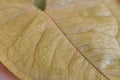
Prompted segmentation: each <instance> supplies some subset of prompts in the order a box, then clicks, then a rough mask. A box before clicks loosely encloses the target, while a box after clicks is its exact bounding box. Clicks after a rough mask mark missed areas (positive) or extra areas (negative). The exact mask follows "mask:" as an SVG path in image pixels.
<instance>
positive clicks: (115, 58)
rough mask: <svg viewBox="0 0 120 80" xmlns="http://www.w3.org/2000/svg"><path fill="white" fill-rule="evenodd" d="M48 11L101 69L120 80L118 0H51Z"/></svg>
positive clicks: (112, 79)
mask: <svg viewBox="0 0 120 80" xmlns="http://www.w3.org/2000/svg"><path fill="white" fill-rule="evenodd" d="M46 12H47V13H48V14H49V16H50V17H51V18H52V19H53V20H54V21H55V22H56V24H57V25H58V26H59V27H60V29H61V30H62V31H63V32H64V33H65V35H66V36H67V37H68V39H70V41H71V42H72V43H73V44H74V46H75V47H76V48H77V49H79V51H80V52H81V53H82V54H83V55H84V56H85V57H86V58H87V59H88V60H89V61H90V62H91V63H92V64H93V65H94V66H95V67H97V69H99V70H100V71H101V72H102V73H103V74H104V75H105V76H107V77H108V78H109V79H110V80H119V79H120V25H119V23H120V14H119V13H120V5H119V4H118V2H117V0H66V1H64V0H48V1H47V9H46Z"/></svg>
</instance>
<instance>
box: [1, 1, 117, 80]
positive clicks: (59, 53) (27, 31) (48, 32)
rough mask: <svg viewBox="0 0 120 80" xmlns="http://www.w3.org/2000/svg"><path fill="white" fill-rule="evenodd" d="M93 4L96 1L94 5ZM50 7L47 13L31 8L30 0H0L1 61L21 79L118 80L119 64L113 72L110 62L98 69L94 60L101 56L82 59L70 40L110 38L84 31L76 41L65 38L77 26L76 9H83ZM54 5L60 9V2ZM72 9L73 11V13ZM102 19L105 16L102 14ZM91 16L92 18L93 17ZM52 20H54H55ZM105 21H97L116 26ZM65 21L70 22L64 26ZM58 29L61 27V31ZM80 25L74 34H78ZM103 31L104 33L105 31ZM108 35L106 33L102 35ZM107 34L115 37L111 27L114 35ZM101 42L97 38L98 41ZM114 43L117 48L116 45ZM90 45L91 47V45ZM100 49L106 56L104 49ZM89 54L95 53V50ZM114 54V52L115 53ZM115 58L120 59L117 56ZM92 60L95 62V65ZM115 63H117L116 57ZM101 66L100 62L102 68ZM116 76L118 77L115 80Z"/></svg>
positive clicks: (106, 19)
mask: <svg viewBox="0 0 120 80" xmlns="http://www.w3.org/2000/svg"><path fill="white" fill-rule="evenodd" d="M49 1H50V0H49ZM56 1H57V0H56ZM59 1H60V2H61V1H62V0H59ZM81 1H82V0H81ZM92 1H94V0H92ZM68 2H69V1H68ZM96 3H97V2H96V1H95V2H94V4H96ZM66 4H67V3H66ZM97 4H98V3H97ZM52 5H53V6H54V7H53V8H54V9H53V8H52V7H49V5H48V7H49V10H48V8H47V10H46V12H47V13H46V12H43V11H41V10H39V9H37V8H36V7H35V6H34V5H33V1H32V2H31V1H30V0H11V1H9V0H0V61H1V62H2V63H3V64H4V65H5V66H6V67H7V68H8V69H9V70H10V71H11V72H12V73H14V74H15V75H16V76H17V77H18V78H19V79H20V80H112V79H113V80H114V79H115V80H118V79H119V74H117V73H116V72H118V73H119V66H118V65H115V66H116V67H115V69H112V70H114V72H113V71H112V70H111V68H113V67H114V65H113V64H112V62H111V61H110V63H111V65H113V67H112V66H110V67H109V65H105V67H106V66H107V67H109V68H106V69H105V68H103V69H101V68H100V67H99V68H98V66H96V64H97V65H99V63H98V62H99V61H97V63H96V59H99V56H101V55H99V56H98V55H94V56H95V57H93V59H94V60H93V59H90V58H91V57H89V58H88V57H85V56H86V55H84V54H83V52H82V53H81V52H80V51H81V49H80V50H79V49H78V47H77V46H76V44H75V41H72V40H73V39H77V40H79V41H78V42H81V39H84V40H85V41H86V40H87V39H86V38H90V39H91V41H92V40H95V41H96V37H97V36H101V37H103V38H102V39H105V41H106V39H107V40H108V39H111V38H109V37H108V36H107V35H106V36H104V35H102V34H101V35H98V34H95V36H96V37H94V35H93V34H92V33H90V34H89V35H87V33H86V32H85V33H86V34H84V35H83V36H82V35H81V36H80V37H81V38H80V37H79V36H78V38H77V35H75V37H74V36H73V37H74V38H73V37H71V38H70V37H69V36H68V35H66V31H68V32H70V31H71V32H70V34H71V33H72V32H74V31H75V30H74V29H76V27H75V25H77V23H76V22H75V21H76V20H75V19H77V17H78V15H77V12H78V10H81V11H82V10H83V9H82V7H79V6H80V5H79V6H77V7H79V8H78V9H77V8H72V6H71V5H69V8H63V9H62V8H60V9H58V8H59V7H55V6H56V4H55V5H54V4H52ZM57 5H58V6H59V2H58V3H57ZM81 6H84V5H81ZM66 7H67V6H66ZM73 7H74V6H73ZM86 8H88V6H87V5H86ZM66 9H68V10H66ZM74 9H75V11H76V12H73V10H74ZM84 9H85V8H84ZM102 9H103V10H104V8H103V7H102ZM104 11H105V12H107V13H108V14H107V15H109V14H110V12H109V10H107V9H106V8H105V10H104ZM93 12H94V10H93ZM53 14H54V15H53ZM66 14H67V15H66ZM68 14H70V15H68ZM101 14H102V12H101ZM71 15H72V16H71ZM75 16H76V17H75ZM102 16H103V17H105V16H104V14H103V15H102ZM66 17H67V18H68V19H67V18H66ZM69 17H70V18H69ZM71 17H72V18H71ZM91 17H93V18H94V15H93V16H91ZM55 18H57V19H58V21H57V20H56V19H55ZM60 19H61V20H60ZM87 19H88V20H90V19H89V17H86V19H85V21H84V22H86V21H87ZM104 19H105V20H104ZM104 19H103V18H100V20H103V21H101V22H100V23H99V21H98V23H99V24H101V23H102V22H103V23H105V24H106V26H107V25H108V23H113V26H116V27H117V23H116V19H115V18H114V17H113V16H111V17H108V16H106V17H105V18H104ZM112 19H113V20H112ZM62 20H63V21H62ZM74 20H75V21H74ZM98 20H99V19H98ZM59 21H60V22H59ZM65 21H66V22H69V23H67V24H66V22H65ZM77 21H78V22H79V21H83V19H82V18H78V20H77ZM93 21H95V20H94V19H93V20H91V23H92V22H93ZM91 23H89V24H88V23H87V24H86V25H88V26H90V25H91ZM95 24H96V23H95ZM83 25H85V24H83ZM97 25H98V24H97ZM101 25H102V24H101ZM61 26H62V27H63V28H61ZM65 26H69V28H67V29H65ZM72 26H74V28H73V30H71V28H72ZM79 26H81V25H79ZM79 26H78V28H77V29H76V31H78V29H79ZM109 26H110V25H109ZM116 27H115V28H116ZM88 29H89V27H86V28H85V30H88ZM102 29H103V31H104V28H102ZM102 29H99V30H102ZM105 29H106V28H105ZM117 29H118V28H117ZM79 30H81V29H79ZM99 30H98V31H99ZM81 31H84V30H81ZM108 33H109V31H108V32H106V33H104V34H108ZM110 35H112V36H115V33H114V27H113V33H112V34H110ZM92 36H93V37H92ZM98 38H99V37H98ZM102 39H100V41H101V40H102ZM97 40H98V39H97ZM88 41H89V40H88ZM108 43H109V42H108ZM113 43H114V39H113ZM81 44H84V41H83V42H81ZM81 44H80V45H81ZM111 44H112V42H111ZM116 44H117V45H118V43H116ZM102 45H103V44H102ZM88 46H89V45H88ZM91 46H93V45H92V44H91ZM113 46H114V45H113ZM115 47H116V46H115ZM84 49H85V48H84ZM86 49H88V48H86ZM95 50H96V49H95ZM100 50H103V51H104V52H106V53H107V50H106V51H105V50H104V49H100ZM100 50H99V51H100ZM91 51H93V52H94V50H91ZM109 51H110V49H109ZM111 51H112V49H111ZM115 52H117V51H116V50H115ZM106 53H104V54H105V55H106V56H105V55H103V57H105V58H107V59H109V58H110V59H112V58H114V56H115V57H116V55H117V54H116V55H115V54H114V55H113V54H112V53H111V54H112V55H111V57H112V58H111V57H109V55H108V54H106ZM93 54H94V53H93ZM93 54H91V55H93ZM102 54H103V53H102ZM107 56H108V57H109V58H108V57H107ZM117 57H119V54H118V55H117ZM107 59H104V60H103V63H104V62H105V61H109V60H107ZM91 60H93V61H95V63H96V64H95V63H94V62H93V61H91ZM115 60H117V61H118V58H116V59H115ZM117 61H113V62H117ZM92 62H93V63H92ZM103 63H101V65H102V64H103ZM118 63H119V62H118ZM114 64H117V63H114ZM99 66H100V65H99ZM116 70H118V71H116ZM103 71H104V72H103ZM109 72H110V73H109ZM108 73H109V74H108ZM113 74H115V75H113ZM116 74H117V75H118V77H116Z"/></svg>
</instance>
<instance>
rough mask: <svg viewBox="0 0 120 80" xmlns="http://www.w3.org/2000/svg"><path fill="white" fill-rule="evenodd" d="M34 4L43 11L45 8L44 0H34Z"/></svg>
mask: <svg viewBox="0 0 120 80" xmlns="http://www.w3.org/2000/svg"><path fill="white" fill-rule="evenodd" d="M34 4H35V5H36V6H37V7H38V8H40V9H41V10H43V11H44V10H45V8H46V0H35V1H34Z"/></svg>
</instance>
